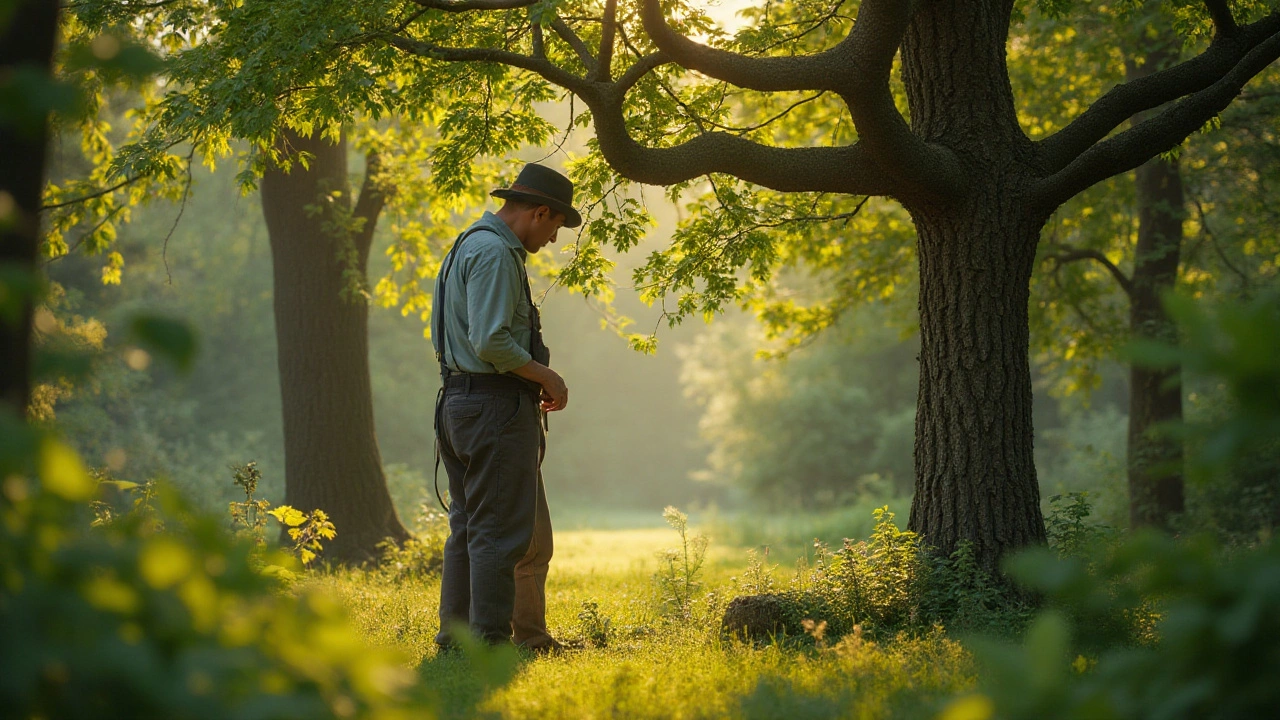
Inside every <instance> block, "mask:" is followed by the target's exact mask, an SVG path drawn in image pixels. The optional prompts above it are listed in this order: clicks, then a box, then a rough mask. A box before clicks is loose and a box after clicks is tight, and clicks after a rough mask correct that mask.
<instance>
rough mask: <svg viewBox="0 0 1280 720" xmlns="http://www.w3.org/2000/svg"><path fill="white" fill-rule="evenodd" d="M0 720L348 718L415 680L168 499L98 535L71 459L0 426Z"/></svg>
mask: <svg viewBox="0 0 1280 720" xmlns="http://www.w3.org/2000/svg"><path fill="white" fill-rule="evenodd" d="M0 422H3V424H4V426H3V427H2V428H0V430H3V432H0V436H3V437H4V440H5V441H4V442H3V443H0V477H2V478H4V479H3V487H2V490H3V501H2V502H0V520H2V522H0V568H3V571H2V572H0V666H3V667H4V669H5V670H4V672H3V673H0V707H3V708H4V714H5V715H8V716H17V717H41V718H49V719H51V720H52V719H54V718H85V717H104V718H105V717H163V718H209V719H210V720H213V719H222V718H230V717H236V718H283V717H298V718H301V717H306V718H326V717H332V718H347V717H356V716H360V717H388V713H392V712H398V711H400V710H404V709H407V708H408V707H409V706H408V705H407V704H406V703H408V702H409V700H410V698H409V696H408V695H407V692H408V687H409V684H410V683H411V681H412V673H411V672H410V671H408V669H407V668H406V667H405V665H404V664H403V662H402V658H400V656H399V655H398V654H397V653H395V652H392V651H389V650H383V649H378V648H372V647H368V646H367V645H366V644H365V643H364V642H363V640H362V639H361V638H360V637H359V635H358V634H357V633H356V632H355V631H354V630H353V629H352V628H350V626H349V625H348V624H347V622H346V620H345V616H344V613H343V611H342V609H341V608H340V607H339V606H338V604H337V603H336V602H335V601H333V600H330V599H328V598H327V597H326V596H323V595H320V594H317V593H314V592H308V591H305V590H299V589H294V590H291V591H290V592H282V591H281V585H280V582H279V580H277V579H275V578H272V577H268V576H267V575H265V574H264V573H262V572H261V571H260V570H259V565H260V559H262V558H265V560H266V562H268V563H270V564H274V565H278V566H280V567H285V568H291V569H293V570H300V563H299V562H298V560H296V559H295V558H292V557H290V556H289V555H287V554H286V553H284V552H280V551H274V550H270V549H267V548H264V547H262V546H259V545H258V544H256V543H254V542H251V541H245V540H243V539H237V538H234V537H233V536H231V535H230V534H229V533H228V532H227V530H226V527H225V520H221V519H217V518H213V517H208V516H204V515H201V514H198V513H195V512H193V511H192V510H191V509H190V507H189V506H187V505H186V504H185V503H184V502H183V501H182V500H181V499H180V498H179V497H178V496H177V495H176V494H175V493H173V492H172V491H169V490H167V489H165V488H164V487H163V486H161V487H158V488H156V489H155V491H154V492H152V493H148V494H144V495H141V496H140V497H145V498H146V499H147V502H146V508H147V510H146V512H125V513H120V514H117V515H115V516H114V518H113V519H112V521H110V522H105V523H104V522H98V523H97V525H96V526H95V525H94V522H95V520H97V519H98V518H100V517H101V515H97V514H95V512H94V508H92V507H91V506H90V502H91V501H92V500H93V499H95V493H96V492H97V490H98V488H97V486H96V484H95V482H94V479H93V478H91V477H90V475H89V474H88V473H87V472H86V471H85V469H84V468H83V467H82V465H81V463H80V460H79V458H78V456H77V455H76V453H75V452H74V451H73V450H71V449H70V448H68V447H67V446H65V445H63V444H61V443H60V442H58V441H55V440H53V439H51V438H49V437H47V436H44V435H42V434H41V433H40V432H39V431H37V430H34V429H33V428H31V427H29V426H26V425H25V424H23V423H22V422H21V421H19V420H17V419H14V418H11V417H3V418H0Z"/></svg>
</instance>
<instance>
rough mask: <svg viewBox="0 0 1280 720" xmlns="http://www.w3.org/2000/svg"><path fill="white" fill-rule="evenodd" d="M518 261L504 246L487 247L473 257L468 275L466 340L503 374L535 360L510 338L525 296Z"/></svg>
mask: <svg viewBox="0 0 1280 720" xmlns="http://www.w3.org/2000/svg"><path fill="white" fill-rule="evenodd" d="M516 263H517V260H516V258H515V257H514V256H513V255H512V254H511V252H510V251H509V250H507V249H506V248H503V247H497V246H493V247H486V248H483V249H481V250H480V251H479V252H477V253H476V254H475V255H474V256H473V257H472V258H471V266H470V268H468V271H467V275H466V284H467V320H468V325H469V327H468V328H467V339H468V340H470V341H471V347H473V348H475V351H476V355H478V356H479V357H480V359H481V360H483V361H485V362H487V363H489V364H490V365H492V366H493V367H494V369H496V370H497V371H498V372H500V373H504V372H510V371H512V370H514V369H516V368H518V367H520V366H522V365H524V364H526V363H528V362H529V360H531V359H532V356H531V355H529V351H528V350H525V349H524V348H522V347H520V344H519V343H517V342H516V340H515V338H514V337H512V335H511V321H512V319H513V318H514V317H515V311H516V304H517V303H519V302H520V300H521V298H523V297H524V291H523V290H522V289H521V287H520V283H521V282H522V278H523V276H522V275H521V273H520V268H519V267H518V266H517V265H516Z"/></svg>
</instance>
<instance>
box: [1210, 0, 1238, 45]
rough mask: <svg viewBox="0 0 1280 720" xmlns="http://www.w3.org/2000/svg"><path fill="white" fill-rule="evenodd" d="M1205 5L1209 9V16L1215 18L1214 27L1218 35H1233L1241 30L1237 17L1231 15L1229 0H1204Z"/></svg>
mask: <svg viewBox="0 0 1280 720" xmlns="http://www.w3.org/2000/svg"><path fill="white" fill-rule="evenodd" d="M1204 6H1205V9H1207V10H1208V11H1209V17H1211V18H1213V27H1214V29H1215V30H1217V34H1218V35H1220V36H1222V37H1231V36H1232V35H1235V34H1236V32H1238V31H1239V30H1240V27H1239V26H1238V25H1236V19H1235V18H1234V17H1232V16H1231V6H1230V5H1228V4H1227V0H1204Z"/></svg>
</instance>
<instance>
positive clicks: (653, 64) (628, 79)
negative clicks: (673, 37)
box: [613, 52, 671, 94]
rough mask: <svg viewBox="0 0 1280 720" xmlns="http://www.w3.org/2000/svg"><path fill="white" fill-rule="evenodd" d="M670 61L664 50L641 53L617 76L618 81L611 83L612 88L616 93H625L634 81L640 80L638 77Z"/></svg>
mask: <svg viewBox="0 0 1280 720" xmlns="http://www.w3.org/2000/svg"><path fill="white" fill-rule="evenodd" d="M669 62H671V58H670V57H669V56H668V55H667V54H666V53H664V52H655V53H649V54H648V55H643V56H641V57H640V59H638V60H636V62H635V64H634V65H632V66H631V67H629V68H627V71H626V72H625V73H623V74H622V77H620V78H618V82H616V83H614V84H613V90H614V92H616V93H619V94H621V93H625V92H626V91H628V90H630V89H631V88H632V87H633V86H634V85H635V84H636V83H638V82H640V78H642V77H644V76H645V75H648V74H649V73H650V72H652V71H653V70H654V69H655V68H657V67H659V66H661V65H666V64H667V63H669Z"/></svg>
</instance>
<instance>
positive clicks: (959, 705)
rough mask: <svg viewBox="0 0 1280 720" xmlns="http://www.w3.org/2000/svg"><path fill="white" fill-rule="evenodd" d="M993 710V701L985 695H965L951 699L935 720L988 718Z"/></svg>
mask: <svg viewBox="0 0 1280 720" xmlns="http://www.w3.org/2000/svg"><path fill="white" fill-rule="evenodd" d="M995 712H996V706H995V703H993V702H991V698H989V697H987V696H986V695H966V696H964V697H962V698H956V699H955V700H952V701H951V704H950V705H947V706H946V707H945V708H943V710H942V712H941V713H939V714H938V717H937V720H990V718H991V717H993V716H994V715H995Z"/></svg>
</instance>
